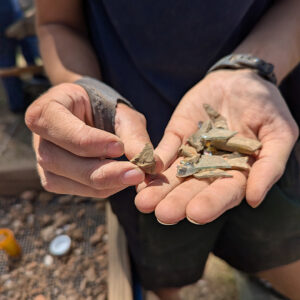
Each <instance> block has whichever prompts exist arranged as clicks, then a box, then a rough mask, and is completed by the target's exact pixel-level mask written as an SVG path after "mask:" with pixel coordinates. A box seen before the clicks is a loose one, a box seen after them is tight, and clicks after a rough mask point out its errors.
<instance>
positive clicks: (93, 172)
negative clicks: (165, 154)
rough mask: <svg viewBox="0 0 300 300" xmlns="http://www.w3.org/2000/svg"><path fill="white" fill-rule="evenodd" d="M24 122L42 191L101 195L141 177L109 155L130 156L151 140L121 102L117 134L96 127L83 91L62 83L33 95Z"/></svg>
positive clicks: (140, 117) (134, 113) (134, 114)
mask: <svg viewBox="0 0 300 300" xmlns="http://www.w3.org/2000/svg"><path fill="white" fill-rule="evenodd" d="M25 122H26V125H27V126H28V127H29V129H30V130H31V131H33V133H34V134H33V147H34V150H35V153H36V157H37V168H38V172H39V175H40V177H41V183H42V186H43V187H44V188H45V189H46V190H47V191H50V192H54V193H60V194H74V195H81V196H87V197H98V198H104V197H108V196H110V195H112V194H115V193H116V192H118V191H120V190H122V189H124V188H126V187H128V186H130V185H137V184H139V183H141V182H143V180H144V179H145V175H144V173H143V172H142V171H141V170H140V169H139V168H138V167H136V166H135V165H134V164H132V163H130V162H125V161H115V160H112V159H109V158H116V157H120V156H121V155H123V154H124V153H125V155H126V156H127V158H128V159H131V158H132V157H133V156H134V155H136V154H137V153H139V152H140V151H141V150H142V149H143V147H144V145H145V143H147V142H150V139H149V136H148V133H147V130H146V121H145V118H144V116H143V115H142V114H140V113H139V112H137V111H135V110H133V109H131V108H129V107H128V106H127V105H125V104H118V106H117V110H116V118H115V132H116V135H114V134H112V133H109V132H106V131H103V130H100V129H96V128H94V127H93V117H92V110H91V105H90V101H89V98H88V95H87V93H86V91H85V90H84V89H83V88H82V87H81V86H79V85H76V84H71V83H65V84H61V85H58V86H56V87H53V88H51V89H50V90H49V91H48V92H46V93H45V94H43V95H42V96H41V97H40V98H38V99H37V100H35V101H34V102H33V103H32V104H31V105H30V106H29V108H28V109H27V111H26V115H25ZM156 160H157V162H158V164H157V171H160V169H162V164H161V161H159V159H157V158H156Z"/></svg>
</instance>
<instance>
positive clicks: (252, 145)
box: [212, 136, 261, 155]
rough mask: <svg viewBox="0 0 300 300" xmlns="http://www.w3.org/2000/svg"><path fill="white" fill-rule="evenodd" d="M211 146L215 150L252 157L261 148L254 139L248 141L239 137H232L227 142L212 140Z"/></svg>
mask: <svg viewBox="0 0 300 300" xmlns="http://www.w3.org/2000/svg"><path fill="white" fill-rule="evenodd" d="M212 145H213V146H214V147H216V148H217V149H221V150H225V151H230V152H235V151H236V152H240V153H243V154H248V155H252V154H254V153H255V151H257V150H258V149H260V148H261V143H260V142H259V141H257V140H254V139H249V138H245V137H240V136H233V137H232V138H230V139H229V140H228V141H224V140H223V141H221V140H214V141H212Z"/></svg>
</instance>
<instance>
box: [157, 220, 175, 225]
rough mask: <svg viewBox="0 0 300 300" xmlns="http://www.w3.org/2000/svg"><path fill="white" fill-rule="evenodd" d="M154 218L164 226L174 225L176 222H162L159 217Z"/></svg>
mask: <svg viewBox="0 0 300 300" xmlns="http://www.w3.org/2000/svg"><path fill="white" fill-rule="evenodd" d="M156 220H157V222H158V223H159V224H161V225H165V226H172V225H176V224H177V223H172V224H171V223H164V222H162V221H160V220H159V219H157V218H156Z"/></svg>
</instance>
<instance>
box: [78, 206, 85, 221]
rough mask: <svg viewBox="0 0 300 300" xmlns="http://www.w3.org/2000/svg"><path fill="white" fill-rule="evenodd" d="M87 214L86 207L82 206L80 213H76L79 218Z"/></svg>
mask: <svg viewBox="0 0 300 300" xmlns="http://www.w3.org/2000/svg"><path fill="white" fill-rule="evenodd" d="M84 215H85V209H84V208H81V209H80V210H79V211H78V213H77V214H76V217H77V218H78V219H81V218H82V217H83V216H84Z"/></svg>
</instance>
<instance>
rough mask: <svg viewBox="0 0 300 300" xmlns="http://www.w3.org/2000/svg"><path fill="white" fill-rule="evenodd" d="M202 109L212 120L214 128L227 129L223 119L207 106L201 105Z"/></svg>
mask: <svg viewBox="0 0 300 300" xmlns="http://www.w3.org/2000/svg"><path fill="white" fill-rule="evenodd" d="M203 108H204V109H205V111H206V113H207V114H208V116H209V118H210V119H211V120H212V123H213V125H214V127H216V128H222V129H228V124H227V121H226V118H225V117H223V116H222V115H220V114H219V113H218V112H217V111H215V110H214V109H213V108H212V107H211V106H210V105H209V104H206V103H205V104H203Z"/></svg>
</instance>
